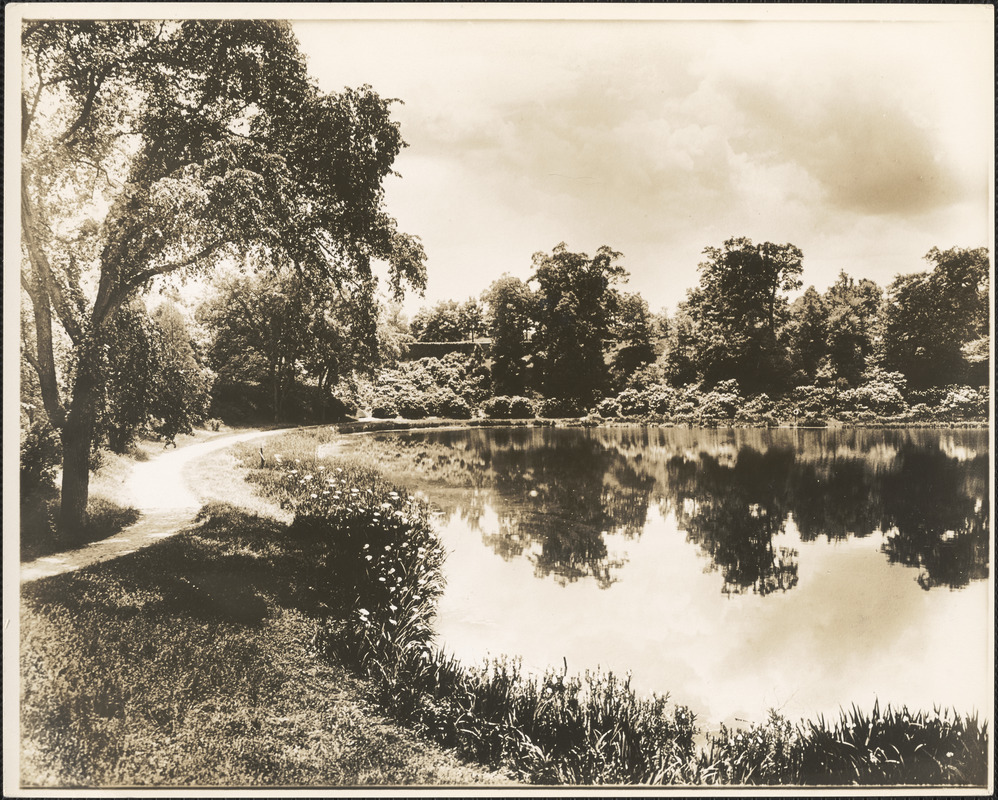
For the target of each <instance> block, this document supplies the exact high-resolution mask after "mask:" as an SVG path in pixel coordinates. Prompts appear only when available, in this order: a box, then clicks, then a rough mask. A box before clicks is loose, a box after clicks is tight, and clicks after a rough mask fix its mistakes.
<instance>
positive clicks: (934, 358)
mask: <svg viewBox="0 0 998 800" xmlns="http://www.w3.org/2000/svg"><path fill="white" fill-rule="evenodd" d="M925 259H926V261H928V262H929V263H930V264H932V265H933V269H932V271H931V272H928V273H923V272H920V273H914V274H911V275H900V276H898V277H897V278H896V279H895V280H894V282H893V283H892V284H891V286H890V288H889V289H888V299H887V303H886V308H885V310H884V329H885V330H884V359H885V364H886V366H887V367H888V368H889V369H895V370H898V371H900V372H902V373H904V375H905V376H906V377H907V378H908V382H909V384H910V385H911V387H912V388H915V389H925V388H928V387H931V386H944V385H946V384H949V383H955V382H959V381H962V380H966V379H968V378H973V377H976V378H977V380H982V379H983V381H986V380H987V378H986V375H977V376H974V375H973V373H972V372H971V367H972V364H968V359H967V358H966V356H967V355H968V353H970V354H971V355H972V354H973V351H974V348H975V345H976V346H978V347H980V344H981V343H982V341H984V340H987V339H988V338H989V324H988V290H989V258H988V250H987V248H984V247H978V248H974V249H963V248H959V247H954V248H952V249H950V250H946V251H941V250H939V249H937V248H935V247H934V248H932V249H931V250H930V251H929V252H928V253H927V254H926V256H925Z"/></svg>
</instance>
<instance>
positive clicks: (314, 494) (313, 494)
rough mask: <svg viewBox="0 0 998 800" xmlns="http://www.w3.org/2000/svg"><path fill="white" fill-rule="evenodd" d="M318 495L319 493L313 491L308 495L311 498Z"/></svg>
mask: <svg viewBox="0 0 998 800" xmlns="http://www.w3.org/2000/svg"><path fill="white" fill-rule="evenodd" d="M318 496H319V495H317V494H316V493H315V492H312V494H310V495H309V497H311V498H312V499H313V500H314V499H315V498H316V497H318Z"/></svg>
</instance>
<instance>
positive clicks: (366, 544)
mask: <svg viewBox="0 0 998 800" xmlns="http://www.w3.org/2000/svg"><path fill="white" fill-rule="evenodd" d="M370 546H371V545H370V544H368V543H367V542H365V543H364V547H363V549H364V550H367V548H369V547H370Z"/></svg>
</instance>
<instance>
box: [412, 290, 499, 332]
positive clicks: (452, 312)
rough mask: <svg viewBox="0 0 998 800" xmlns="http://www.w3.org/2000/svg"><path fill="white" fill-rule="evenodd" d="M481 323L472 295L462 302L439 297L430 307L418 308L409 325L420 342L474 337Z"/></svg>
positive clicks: (479, 313) (478, 306) (477, 305)
mask: <svg viewBox="0 0 998 800" xmlns="http://www.w3.org/2000/svg"><path fill="white" fill-rule="evenodd" d="M484 326H485V317H484V312H483V310H482V306H481V304H480V303H479V302H478V301H477V300H476V299H475V298H473V297H471V298H468V299H467V300H466V301H464V302H463V303H459V302H458V301H457V300H442V301H440V302H439V303H437V304H436V305H435V306H433V307H432V308H421V309H420V310H419V311H418V312H417V313H416V316H414V317H413V318H412V326H411V328H412V334H413V336H415V337H416V339H417V340H418V341H420V342H464V341H469V340H473V339H476V338H477V337H478V336H479V334H481V332H482V329H483V328H484Z"/></svg>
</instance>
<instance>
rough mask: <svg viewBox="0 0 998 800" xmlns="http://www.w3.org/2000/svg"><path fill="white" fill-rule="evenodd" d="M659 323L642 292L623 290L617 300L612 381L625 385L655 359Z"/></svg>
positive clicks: (616, 385) (614, 384) (612, 382)
mask: <svg viewBox="0 0 998 800" xmlns="http://www.w3.org/2000/svg"><path fill="white" fill-rule="evenodd" d="M654 329H655V324H654V320H653V319H652V315H651V313H650V312H649V310H648V302H647V301H646V300H645V299H644V298H643V297H641V295H639V294H636V293H635V294H630V293H622V294H621V295H620V297H619V300H618V301H617V319H616V324H615V326H614V337H615V338H616V339H617V341H618V343H619V344H618V347H617V349H616V350H615V352H614V354H613V363H612V365H611V378H610V380H611V384H612V385H613V386H615V387H617V388H618V389H619V388H623V387H624V385H625V383H626V382H627V380H628V379H629V378H630V376H631V375H632V374H633V373H634V372H635V371H636V370H638V369H640V368H642V367H643V366H645V365H647V364H650V363H652V362H653V361H654V360H655V356H656V353H655V332H654Z"/></svg>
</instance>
